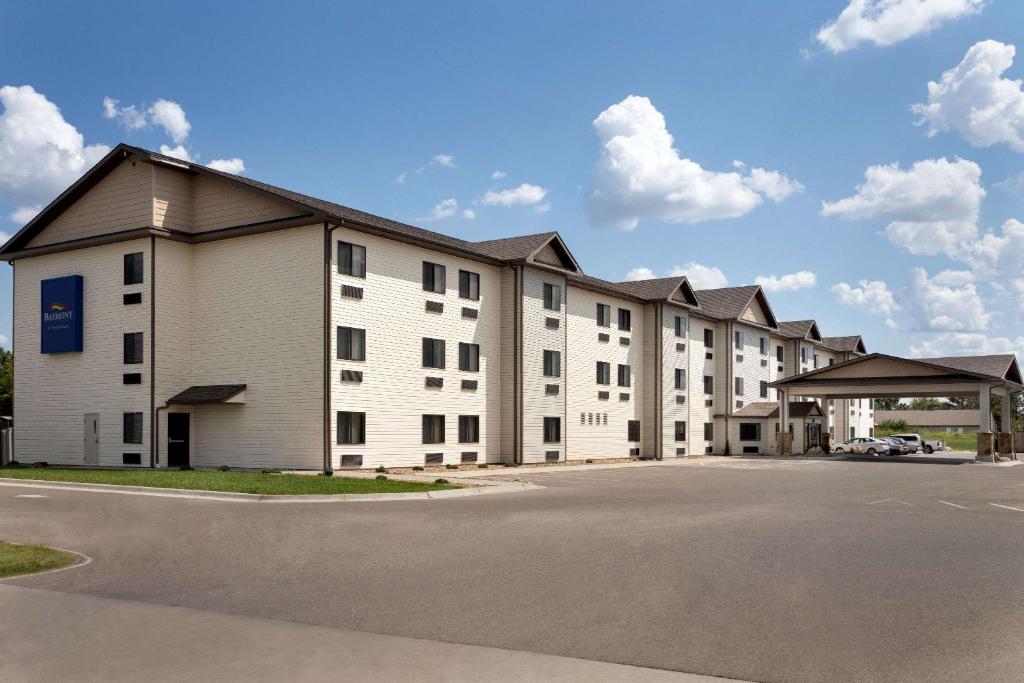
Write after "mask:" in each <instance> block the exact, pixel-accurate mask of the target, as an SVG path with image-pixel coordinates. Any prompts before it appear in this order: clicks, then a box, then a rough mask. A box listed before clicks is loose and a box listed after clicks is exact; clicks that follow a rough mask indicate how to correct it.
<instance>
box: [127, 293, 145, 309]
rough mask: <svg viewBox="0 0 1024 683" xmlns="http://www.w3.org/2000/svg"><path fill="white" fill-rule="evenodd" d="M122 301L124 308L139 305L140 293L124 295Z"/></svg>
mask: <svg viewBox="0 0 1024 683" xmlns="http://www.w3.org/2000/svg"><path fill="white" fill-rule="evenodd" d="M123 301H124V305H125V306H131V305H132V304H141V303H142V292H132V293H131V294H125V295H124V299H123Z"/></svg>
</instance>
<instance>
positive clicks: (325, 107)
mask: <svg viewBox="0 0 1024 683" xmlns="http://www.w3.org/2000/svg"><path fill="white" fill-rule="evenodd" d="M910 4H911V3H910V2H909V1H908V0H867V1H866V2H860V1H858V2H857V3H854V5H852V6H848V5H850V3H849V2H848V0H836V1H825V0H822V1H820V2H814V3H765V2H757V1H753V0H752V1H749V2H734V3H727V2H720V3H706V2H659V3H649V2H632V3H629V5H628V6H625V5H622V4H620V3H598V2H585V3H584V2H579V3H572V2H558V3H517V4H515V5H514V6H504V5H501V6H499V5H496V4H493V3H470V2H464V3H459V2H450V3H444V4H443V5H439V4H437V3H402V2H390V3H376V4H374V5H370V4H369V3H361V4H356V3H315V4H313V3H301V2H296V3H289V4H288V5H284V4H281V3H255V2H249V3H244V4H243V3H227V2H224V3H208V2H206V3H202V4H200V3H187V2H183V3H175V4H174V7H173V9H170V8H169V6H167V5H166V4H157V3H114V2H111V3H102V4H95V3H89V4H80V3H59V4H57V3H31V4H30V3H5V4H3V5H2V6H0V23H2V24H3V25H4V26H6V27H8V31H5V40H4V41H3V43H2V44H0V86H11V87H9V88H6V89H5V90H3V91H0V99H2V100H3V105H4V110H3V111H2V112H0V230H2V231H3V232H5V233H8V234H11V233H13V232H15V231H16V230H17V229H19V228H20V227H21V224H22V223H23V222H24V220H25V217H26V216H30V215H31V212H32V207H34V206H37V205H39V204H45V203H46V202H48V201H49V200H50V199H52V197H53V196H55V195H56V193H57V192H59V191H60V189H62V188H63V186H66V184H67V183H68V182H70V181H71V180H73V179H74V177H75V176H76V175H77V174H78V173H80V172H81V171H82V170H84V169H85V168H87V164H88V162H89V161H90V160H91V159H93V158H95V156H96V154H98V153H100V152H102V147H96V146H104V145H105V146H108V147H109V146H112V145H115V144H117V143H118V142H121V141H125V142H129V143H131V144H137V145H141V146H145V147H148V148H150V149H159V148H160V147H161V146H162V145H164V146H167V147H168V148H179V149H178V151H177V153H178V154H187V155H188V156H189V157H190V158H193V159H195V160H198V161H199V162H200V163H211V162H214V161H216V162H217V163H219V164H226V163H229V162H231V161H232V160H235V159H240V160H241V163H242V164H243V165H244V168H245V171H244V173H245V174H246V175H249V176H250V177H253V178H257V179H260V180H263V181H266V182H270V183H274V184H277V185H281V186H284V187H288V188H291V189H295V190H299V191H302V192H305V193H308V194H312V195H315V196H319V197H323V198H326V199H330V200H334V201H338V202H341V203H344V204H348V205H351V206H354V207H357V208H360V209H363V210H366V211H370V212H373V213H377V214H381V215H384V216H388V217H392V218H396V219H399V220H403V221H407V222H412V223H414V224H418V225H421V226H423V227H428V228H431V229H435V230H438V231H441V232H445V233H449V234H454V235H458V236H460V237H464V238H467V239H489V238H493V237H499V236H505V235H511V234H523V233H530V232H538V231H544V230H552V229H556V230H558V231H560V232H561V234H562V235H563V237H565V239H566V240H567V242H568V244H569V246H570V248H571V249H572V250H573V252H574V254H575V255H576V257H577V259H578V260H579V261H580V262H581V264H582V265H583V268H584V269H585V271H586V272H588V273H589V274H592V275H596V276H599V277H604V278H608V279H612V280H622V279H626V278H627V277H630V276H631V272H632V276H633V277H638V276H642V275H644V274H645V273H646V271H643V270H639V269H643V268H646V269H648V270H649V271H650V272H651V273H653V274H654V275H657V276H661V275H664V274H667V273H669V272H681V271H685V272H687V273H688V274H689V275H690V276H691V278H692V279H694V280H695V281H697V284H698V285H701V284H705V285H706V284H715V283H720V282H721V281H722V276H724V279H725V280H726V281H727V282H728V284H730V285H742V284H749V283H752V282H754V281H755V278H758V277H768V278H770V277H772V276H774V277H775V278H777V279H781V280H780V282H778V283H775V287H774V289H773V291H769V293H768V296H769V299H770V301H771V303H772V305H773V306H774V308H775V312H776V314H777V316H778V317H779V318H780V319H793V318H807V317H813V318H815V319H817V320H818V322H819V325H820V327H821V329H822V331H823V333H824V334H826V335H844V334H855V333H861V334H864V335H865V338H866V341H867V344H868V347H869V349H870V350H876V351H886V352H892V353H899V354H908V353H917V354H919V355H931V354H938V353H960V352H973V351H1000V352H1002V351H1024V325H1022V324H1021V323H1020V322H1019V320H1020V313H1021V311H1022V310H1024V279H1022V278H1024V272H1022V271H1021V268H1022V267H1024V225H1022V226H1020V229H1019V230H1018V229H1017V225H1018V224H1016V223H1014V222H1013V221H1016V220H1018V219H1020V220H1024V141H1022V140H1021V136H1022V135H1024V93H1022V92H1021V87H1020V83H1017V82H1016V81H1017V80H1018V79H1021V78H1024V56H1021V55H1014V54H1013V48H1014V47H1015V46H1017V45H1018V44H1022V45H1024V4H1021V3H1017V2H1011V1H1009V0H991V1H990V2H983V1H982V0H947V1H945V2H931V0H925V2H923V3H920V4H919V3H918V2H914V3H913V5H914V6H915V7H917V11H915V12H909V13H908V12H906V11H905V10H906V9H907V7H909V6H910ZM12 27H14V28H12ZM823 27H824V28H825V30H824V31H823V30H822V29H823ZM1015 58H1016V59H1015ZM962 62H964V64H963V65H961V63H962ZM958 65H961V66H960V67H959V69H958ZM957 69H958V70H957ZM946 72H949V74H948V78H946V79H945V80H944V76H943V74H944V73H946ZM929 82H935V84H936V85H935V87H934V88H933V91H934V92H933V93H932V94H931V95H930V94H929V86H928V84H929ZM25 86H29V87H30V88H31V90H28V89H26V88H25ZM631 96H632V97H631ZM105 98H108V99H109V100H110V101H108V102H107V104H106V105H105V103H104V100H105ZM642 98H646V99H642ZM113 100H116V103H115V102H113ZM156 103H162V104H157V106H154V104H156ZM172 105H173V106H172ZM914 105H921V106H919V107H917V108H916V110H915V108H914ZM54 106H55V107H56V108H59V114H54V111H53V110H52V109H50V108H52V107H54ZM972 111H973V113H972ZM34 117H36V118H34ZM595 121H597V122H598V123H597V125H595ZM661 121H663V124H662V123H661ZM186 122H187V124H186ZM26 129H29V130H31V135H28V137H29V138H32V139H31V140H29V141H28V142H26V140H25V137H26V134H25V130H26ZM71 129H73V130H74V131H77V133H78V134H80V135H81V139H80V140H78V141H77V143H76V142H75V140H74V139H72V140H70V142H69V141H68V135H69V130H71ZM668 135H671V136H672V138H671V139H669V138H668ZM47 136H50V137H52V138H53V140H50V139H49V138H48V137H47ZM71 137H72V138H73V137H74V136H73V135H72V136H71ZM50 144H56V145H57V146H58V147H60V146H64V147H68V146H70V147H71V148H74V146H75V144H77V145H78V148H77V151H76V150H75V149H70V151H69V150H67V149H63V150H62V154H61V155H58V160H57V161H56V162H54V164H41V163H40V162H39V159H40V158H43V157H44V156H45V155H44V154H43V152H42V151H41V150H43V149H44V148H46V145H50ZM90 146H93V147H90ZM179 146H180V147H179ZM46 149H48V148H46ZM943 159H944V160H945V161H943ZM734 162H742V163H743V165H739V164H735V163H734ZM233 163H235V164H237V163H238V162H233ZM62 164H63V165H62ZM894 164H896V165H898V166H892V165H894ZM51 166H54V167H53V168H51ZM872 167H877V168H873V170H872V171H871V172H870V173H871V178H870V179H866V176H865V174H866V172H868V171H869V169H870V168H872ZM498 171H500V172H501V173H503V174H504V175H503V176H500V177H494V176H495V172H498ZM48 174H49V175H48ZM403 174H404V175H403ZM1018 174H1021V175H1018ZM400 177H401V181H400V180H399V178H400ZM858 186H861V189H860V190H858ZM446 200H448V201H446ZM450 200H454V203H453V202H452V201H450ZM467 211H468V212H469V214H467V213H466V212H467ZM470 216H471V217H470ZM1008 221H1010V222H1009V223H1008ZM133 227H134V226H133ZM629 227H631V228H632V229H624V228H629ZM714 269H718V270H720V271H721V273H720V274H719V273H717V272H716V271H715V270H714ZM918 269H923V271H922V270H918ZM809 273H813V274H814V277H811V276H810V275H809ZM786 275H790V276H791V277H789V278H783V276H786ZM862 281H863V282H862ZM812 282H813V284H811V283H812ZM769 283H770V284H771V283H772V281H771V280H769ZM780 284H781V286H782V287H787V286H788V287H790V288H789V289H786V288H783V289H779V286H780ZM795 287H798V288H795ZM10 289H11V276H10V268H9V267H7V266H3V267H2V268H0V335H3V337H0V342H5V343H6V338H9V336H10V299H11V297H10Z"/></svg>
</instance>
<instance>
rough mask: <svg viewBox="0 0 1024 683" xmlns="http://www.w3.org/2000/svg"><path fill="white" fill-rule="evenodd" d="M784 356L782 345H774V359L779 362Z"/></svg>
mask: <svg viewBox="0 0 1024 683" xmlns="http://www.w3.org/2000/svg"><path fill="white" fill-rule="evenodd" d="M785 357H786V352H785V351H783V349H782V347H781V346H776V347H775V360H777V361H779V362H780V363H781V362H782V361H783V359H784V358H785Z"/></svg>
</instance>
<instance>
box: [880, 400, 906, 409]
mask: <svg viewBox="0 0 1024 683" xmlns="http://www.w3.org/2000/svg"><path fill="white" fill-rule="evenodd" d="M899 404H900V400H899V399H898V398H876V399H875V410H899Z"/></svg>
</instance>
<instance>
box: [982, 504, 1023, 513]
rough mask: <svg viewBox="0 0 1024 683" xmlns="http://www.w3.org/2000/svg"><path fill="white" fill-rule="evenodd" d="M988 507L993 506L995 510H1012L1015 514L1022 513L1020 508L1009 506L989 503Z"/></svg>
mask: <svg viewBox="0 0 1024 683" xmlns="http://www.w3.org/2000/svg"><path fill="white" fill-rule="evenodd" d="M989 505H995V506H996V507H997V508H1006V509H1007V510H1013V511H1015V512H1024V510H1021V509H1020V508H1012V507H1010V506H1009V505H1000V504H999V503H989Z"/></svg>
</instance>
